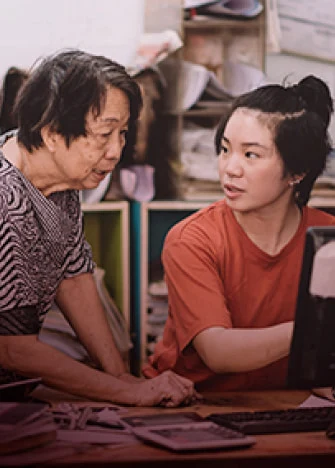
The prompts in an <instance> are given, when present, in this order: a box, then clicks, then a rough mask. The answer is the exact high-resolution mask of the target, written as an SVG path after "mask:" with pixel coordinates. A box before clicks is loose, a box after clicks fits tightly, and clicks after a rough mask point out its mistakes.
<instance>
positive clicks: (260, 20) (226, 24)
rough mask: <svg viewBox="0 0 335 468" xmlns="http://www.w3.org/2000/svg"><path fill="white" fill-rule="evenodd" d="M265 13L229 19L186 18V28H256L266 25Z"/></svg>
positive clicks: (184, 24) (184, 25) (184, 23)
mask: <svg viewBox="0 0 335 468" xmlns="http://www.w3.org/2000/svg"><path fill="white" fill-rule="evenodd" d="M264 21H265V20H264V15H262V14H261V15H260V16H259V17H256V18H250V19H249V18H243V19H237V18H236V19H229V18H210V17H204V16H203V17H201V19H200V17H199V18H198V19H191V20H185V21H184V22H183V27H184V30H191V29H193V30H194V29H196V30H219V31H220V30H227V29H256V28H259V27H260V25H264Z"/></svg>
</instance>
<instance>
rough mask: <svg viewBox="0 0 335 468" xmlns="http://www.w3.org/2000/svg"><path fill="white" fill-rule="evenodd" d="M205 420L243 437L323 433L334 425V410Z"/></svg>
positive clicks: (232, 415) (299, 410)
mask: <svg viewBox="0 0 335 468" xmlns="http://www.w3.org/2000/svg"><path fill="white" fill-rule="evenodd" d="M206 419H208V420H209V421H213V422H215V423H216V424H219V425H221V426H227V427H231V428H232V429H236V430H238V431H242V432H244V433H245V434H276V433H280V432H305V431H323V430H326V429H327V427H328V426H329V424H330V423H331V422H332V421H335V406H326V407H319V408H294V409H285V410H276V411H273V410H268V411H244V412H235V413H212V414H210V415H209V416H207V418H206Z"/></svg>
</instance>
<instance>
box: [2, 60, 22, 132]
mask: <svg viewBox="0 0 335 468" xmlns="http://www.w3.org/2000/svg"><path fill="white" fill-rule="evenodd" d="M27 78H28V73H27V72H26V71H25V70H22V69H20V68H17V67H10V68H9V69H8V70H7V72H6V74H5V76H4V78H3V82H2V86H1V90H0V133H5V132H7V131H8V130H12V129H14V128H16V127H17V122H16V118H15V116H14V114H13V108H14V103H15V99H16V96H17V94H18V92H19V90H20V88H21V86H22V85H23V84H24V82H25V81H26V79H27Z"/></svg>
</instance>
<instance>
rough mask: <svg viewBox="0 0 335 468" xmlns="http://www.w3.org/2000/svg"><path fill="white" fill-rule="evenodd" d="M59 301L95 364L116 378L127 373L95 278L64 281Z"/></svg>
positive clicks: (80, 276) (58, 293)
mask: <svg viewBox="0 0 335 468" xmlns="http://www.w3.org/2000/svg"><path fill="white" fill-rule="evenodd" d="M56 301H57V304H58V306H59V308H60V309H61V311H62V312H63V314H64V315H65V316H66V318H67V319H68V321H69V322H70V324H71V325H72V327H73V329H74V330H75V331H76V333H77V335H78V338H79V340H80V341H81V343H82V344H83V345H84V346H85V348H86V349H87V351H88V353H89V355H90V356H91V358H92V360H93V361H94V362H95V363H96V364H97V365H98V366H99V367H100V368H101V369H103V370H104V371H105V372H108V373H109V374H112V375H114V376H119V375H121V374H123V373H125V372H126V367H125V363H124V362H123V360H122V358H121V355H120V353H119V351H118V349H117V348H116V346H115V343H114V339H113V335H112V333H111V329H110V326H109V324H108V322H107V319H106V314H105V311H104V308H103V305H102V302H101V300H100V297H99V294H98V291H97V287H96V284H95V281H94V278H93V275H92V274H90V273H85V274H81V275H78V276H75V277H73V278H69V279H65V280H63V281H62V282H61V284H60V286H59V288H58V291H57V296H56Z"/></svg>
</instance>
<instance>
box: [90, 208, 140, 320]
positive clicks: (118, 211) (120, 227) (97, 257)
mask: <svg viewBox="0 0 335 468" xmlns="http://www.w3.org/2000/svg"><path fill="white" fill-rule="evenodd" d="M82 210H83V213H84V230H85V235H86V239H87V241H88V242H89V243H90V245H91V247H92V251H93V258H94V261H95V263H96V264H97V266H99V267H100V268H103V269H104V270H105V272H106V273H105V284H106V286H107V288H108V290H109V293H110V294H111V296H112V298H113V299H114V301H115V303H116V305H117V306H118V308H119V310H120V311H121V312H122V313H123V315H124V317H125V319H126V322H127V324H128V326H129V328H131V318H130V275H129V268H130V265H129V261H130V257H129V203H128V202H127V201H115V202H100V203H94V204H82Z"/></svg>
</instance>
